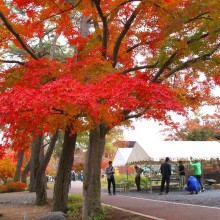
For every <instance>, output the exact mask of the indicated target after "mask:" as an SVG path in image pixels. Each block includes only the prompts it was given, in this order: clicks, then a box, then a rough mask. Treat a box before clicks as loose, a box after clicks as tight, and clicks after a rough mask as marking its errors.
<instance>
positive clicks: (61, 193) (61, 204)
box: [52, 128, 77, 213]
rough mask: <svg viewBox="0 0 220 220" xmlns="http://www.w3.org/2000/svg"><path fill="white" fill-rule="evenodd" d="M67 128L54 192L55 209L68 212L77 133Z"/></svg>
mask: <svg viewBox="0 0 220 220" xmlns="http://www.w3.org/2000/svg"><path fill="white" fill-rule="evenodd" d="M71 132H72V131H71V129H70V128H66V130H65V134H64V142H63V148H62V152H61V156H60V161H59V165H58V171H57V176H56V180H55V185H54V192H53V208H52V210H53V211H62V212H64V213H66V211H67V204H68V193H69V185H70V182H71V170H72V165H73V159H74V151H75V145H76V137H77V134H72V135H71Z"/></svg>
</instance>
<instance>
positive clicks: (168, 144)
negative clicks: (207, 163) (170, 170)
mask: <svg viewBox="0 0 220 220" xmlns="http://www.w3.org/2000/svg"><path fill="white" fill-rule="evenodd" d="M166 157H169V158H170V160H171V161H178V160H183V161H188V160H189V159H190V157H193V158H197V159H203V160H210V159H211V158H220V144H219V143H218V142H216V141H157V142H149V143H148V142H147V141H145V143H144V142H142V143H140V142H139V143H137V142H136V144H135V145H134V147H133V150H132V152H131V154H130V156H129V158H128V159H127V164H134V163H137V164H140V163H145V162H148V161H151V162H156V161H161V160H164V159H165V158H166Z"/></svg>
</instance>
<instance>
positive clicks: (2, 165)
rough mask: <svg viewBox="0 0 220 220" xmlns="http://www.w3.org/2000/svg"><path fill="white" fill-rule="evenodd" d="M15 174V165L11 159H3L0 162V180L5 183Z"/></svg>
mask: <svg viewBox="0 0 220 220" xmlns="http://www.w3.org/2000/svg"><path fill="white" fill-rule="evenodd" d="M14 172H15V163H14V162H13V161H12V159H11V158H8V157H6V156H5V157H4V158H3V159H1V160H0V179H2V180H3V181H4V182H7V179H8V178H12V177H13V175H14Z"/></svg>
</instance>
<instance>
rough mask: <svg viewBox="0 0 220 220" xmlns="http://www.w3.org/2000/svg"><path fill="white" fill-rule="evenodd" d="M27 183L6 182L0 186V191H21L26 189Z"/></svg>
mask: <svg viewBox="0 0 220 220" xmlns="http://www.w3.org/2000/svg"><path fill="white" fill-rule="evenodd" d="M26 187H27V185H26V184H25V183H23V182H8V183H6V184H5V185H1V186H0V193H6V192H21V191H24V190H25V189H26Z"/></svg>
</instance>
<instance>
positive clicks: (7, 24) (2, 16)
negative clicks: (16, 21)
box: [0, 11, 39, 60]
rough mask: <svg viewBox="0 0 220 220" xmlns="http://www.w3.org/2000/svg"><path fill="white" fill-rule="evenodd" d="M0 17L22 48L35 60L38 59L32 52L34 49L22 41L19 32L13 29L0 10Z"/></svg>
mask: <svg viewBox="0 0 220 220" xmlns="http://www.w3.org/2000/svg"><path fill="white" fill-rule="evenodd" d="M0 18H1V19H2V21H3V23H4V24H5V26H6V28H7V29H8V30H9V31H10V32H11V33H12V34H13V35H14V36H15V38H16V39H17V40H18V42H19V43H20V44H21V46H22V47H23V49H24V50H25V51H27V52H28V53H29V54H30V55H31V57H32V58H34V59H35V60H38V59H39V58H38V57H37V55H36V54H35V53H34V51H33V50H32V49H31V48H30V47H29V46H28V45H27V44H26V43H25V42H24V40H23V39H22V38H21V37H20V34H19V33H18V32H17V31H15V29H14V28H13V27H12V26H11V24H10V23H9V21H8V20H7V18H6V17H5V16H4V14H3V13H2V12H1V11H0Z"/></svg>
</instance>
